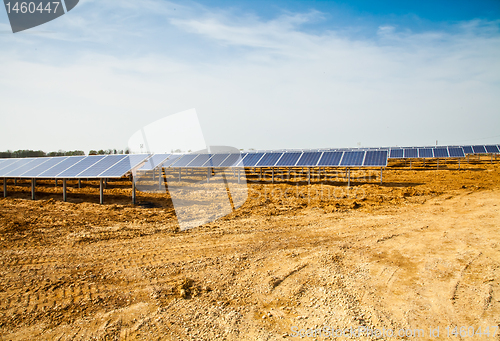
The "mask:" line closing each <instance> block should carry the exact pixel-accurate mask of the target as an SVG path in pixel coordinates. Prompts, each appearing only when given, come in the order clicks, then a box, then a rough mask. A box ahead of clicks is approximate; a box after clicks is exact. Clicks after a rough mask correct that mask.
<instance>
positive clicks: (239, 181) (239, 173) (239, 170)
mask: <svg viewBox="0 0 500 341" xmlns="http://www.w3.org/2000/svg"><path fill="white" fill-rule="evenodd" d="M240 175H241V168H238V184H240V183H241V180H240Z"/></svg>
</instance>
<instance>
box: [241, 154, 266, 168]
mask: <svg viewBox="0 0 500 341" xmlns="http://www.w3.org/2000/svg"><path fill="white" fill-rule="evenodd" d="M263 156H264V153H248V154H247V156H246V157H245V158H244V159H243V160H242V162H240V163H239V164H238V166H241V164H243V166H244V167H254V166H255V165H256V164H257V162H259V160H260V159H261V158H262V157H263Z"/></svg>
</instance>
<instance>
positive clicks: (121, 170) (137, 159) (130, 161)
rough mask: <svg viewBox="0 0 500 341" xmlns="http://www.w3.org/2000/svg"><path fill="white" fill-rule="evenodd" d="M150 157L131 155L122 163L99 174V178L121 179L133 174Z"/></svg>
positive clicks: (147, 155) (146, 155)
mask: <svg viewBox="0 0 500 341" xmlns="http://www.w3.org/2000/svg"><path fill="white" fill-rule="evenodd" d="M148 157H149V154H129V155H126V157H125V158H123V159H122V160H121V161H119V162H117V163H116V164H114V165H113V166H111V167H109V168H108V169H106V170H105V171H104V172H102V173H101V174H99V176H98V177H99V178H121V177H122V176H124V175H125V174H127V173H129V172H131V171H132V170H134V169H135V168H137V167H139V166H141V164H142V163H143V162H144V161H145V160H146V159H147V158H148Z"/></svg>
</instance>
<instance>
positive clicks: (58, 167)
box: [37, 156, 86, 178]
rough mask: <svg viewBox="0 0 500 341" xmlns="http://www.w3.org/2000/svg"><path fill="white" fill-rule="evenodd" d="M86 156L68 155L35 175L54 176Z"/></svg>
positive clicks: (42, 176)
mask: <svg viewBox="0 0 500 341" xmlns="http://www.w3.org/2000/svg"><path fill="white" fill-rule="evenodd" d="M85 158H86V156H70V157H68V158H66V159H65V160H63V161H62V162H59V163H58V164H56V165H55V166H53V167H52V168H49V169H47V170H46V171H44V172H42V173H40V174H38V175H37V177H41V178H55V177H56V176H57V175H58V174H59V173H61V172H63V171H65V170H66V169H68V168H69V167H72V166H73V165H75V164H76V163H78V162H80V161H81V160H83V159H85Z"/></svg>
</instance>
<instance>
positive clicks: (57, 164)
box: [0, 154, 149, 179]
mask: <svg viewBox="0 0 500 341" xmlns="http://www.w3.org/2000/svg"><path fill="white" fill-rule="evenodd" d="M148 157H149V155H147V154H141V155H90V156H69V157H67V156H62V157H49V158H26V159H1V160H0V177H2V178H62V179H71V178H119V177H122V176H123V175H125V174H126V173H127V172H129V171H131V170H132V169H134V168H136V167H137V166H138V165H140V164H141V163H142V162H143V161H145V160H146V159H147V158H148Z"/></svg>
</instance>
